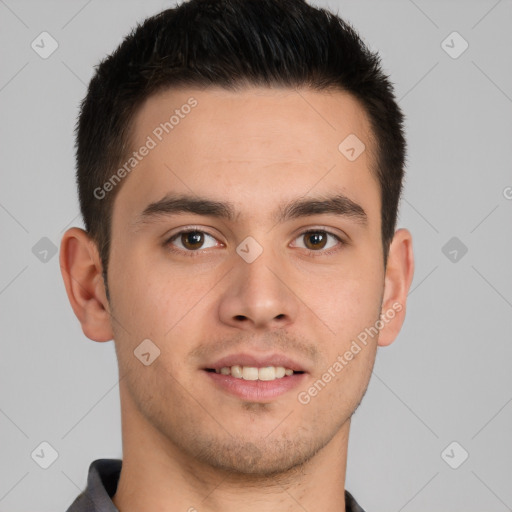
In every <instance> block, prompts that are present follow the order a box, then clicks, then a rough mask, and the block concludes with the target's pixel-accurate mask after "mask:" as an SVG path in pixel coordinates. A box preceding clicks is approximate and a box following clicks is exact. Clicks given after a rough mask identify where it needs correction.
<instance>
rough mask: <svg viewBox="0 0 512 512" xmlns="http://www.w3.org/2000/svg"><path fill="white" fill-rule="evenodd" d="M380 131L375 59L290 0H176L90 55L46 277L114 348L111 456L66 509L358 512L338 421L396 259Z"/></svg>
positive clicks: (348, 34) (404, 238) (389, 127)
mask: <svg viewBox="0 0 512 512" xmlns="http://www.w3.org/2000/svg"><path fill="white" fill-rule="evenodd" d="M402 122H403V117H402V113H401V112H400V109H399V107H398V106H397V104H396V102H395V99H394V95H393V90H392V86H391V84H390V83H389V81H388V79H387V77H386V76H385V75H384V74H383V72H382V71H381V69H380V64H379V58H378V57H377V55H375V54H373V53H371V52H370V51H369V50H368V49H367V48H366V47H365V46H364V44H363V43H362V41H361V40H360V38H359V37H358V35H357V34H356V33H355V32H354V31H353V29H351V28H350V26H348V25H347V24H346V23H345V22H343V21H342V20H340V19H339V18H337V17H336V16H334V15H332V14H330V13H328V12H327V11H325V10H321V9H316V8H313V7H311V6H309V5H308V4H306V3H305V2H303V1H301V0H190V1H189V2H186V3H183V4H181V5H180V6H178V7H176V8H174V9H169V10H166V11H164V12H162V13H160V14H158V15H156V16H154V17H152V18H149V19H148V20H146V21H145V22H144V23H143V24H142V25H139V26H138V27H137V28H136V30H134V31H133V32H132V33H131V34H130V35H129V36H128V37H127V38H126V39H125V40H124V41H123V43H122V44H121V46H120V47H119V48H118V49H117V50H116V51H115V52H114V53H113V54H112V55H111V56H109V57H108V58H107V59H105V60H104V61H103V62H102V63H101V65H100V66H99V68H98V69H97V72H96V74H95V76H94V78H93V79H92V80H91V83H90V85H89V90H88V93H87V96H86V98H85V100H84V102H83V104H82V108H81V112H80V117H79V121H78V126H77V178H78V188H79V197H80V205H81V210H82V214H83V217H84V221H85V227H86V230H85V231H84V230H81V229H79V228H71V229H69V230H68V231H67V232H66V233H65V235H64V237H63V239H62V245H61V253H60V264H61V268H62V275H63V278H64V281H65V285H66V291H67V294H68V297H69V300H70V302H71V305H72V307H73V310H74V312H75V314H76V316H77V317H78V319H79V321H80V323H81V325H82V329H83V332H84V334H85V335H86V336H87V337H88V338H90V339H92V340H94V341H98V342H103V341H108V340H111V339H113V340H114V342H115V348H116V354H117V358H118V363H119V377H120V380H119V388H120V399H121V410H122V438H123V460H122V465H121V461H120V460H107V459H99V460H96V461H94V462H92V464H91V465H90V469H89V478H88V486H87V489H86V490H85V491H84V492H83V493H82V494H81V495H80V496H79V497H78V498H77V499H76V500H75V502H74V503H73V504H72V505H71V506H70V508H69V509H68V511H69V512H79V511H85V510H96V511H102V512H104V511H115V510H120V511H121V512H135V511H141V510H148V511H149V510H152V511H156V510H162V511H163V510H165V511H169V512H174V511H189V512H193V511H199V512H203V511H204V512H207V511H219V510H222V511H223V512H230V511H235V510H236V511H248V512H249V511H259V512H262V511H264V512H267V511H277V510H279V511H292V510H294V511H295V510H307V511H311V512H313V511H318V510H322V511H324V512H334V511H337V512H339V511H344V510H346V511H352V512H353V511H361V510H363V509H362V508H361V507H360V506H359V505H358V504H357V502H356V500H355V499H354V498H353V497H352V496H351V495H350V493H349V492H348V491H346V490H345V470H346V462H347V447H348V438H349V428H350V418H351V416H352V414H353V413H354V412H355V410H356V409H357V407H358V405H359V403H360V402H361V400H362V398H363V396H364V394H365V391H366V389H367V386H368V382H369V379H370V376H371V373H372V368H373V364H374V361H375V356H376V351H377V347H378V346H386V345H389V344H390V343H392V341H393V340H394V339H395V338H396V336H397V335H398V333H399V331H400V328H401V326H402V324H403V321H404V318H405V306H406V304H405V303H406V296H407V292H408V289H409V287H410V284H411V281H412V276H413V267H414V265H413V253H412V239H411V235H410V233H409V232H408V231H407V230H405V229H399V230H396V231H395V224H396V217H397V208H398V203H399V198H400V194H401V188H402V178H403V172H404V169H403V168H404V160H405V140H404V137H403V133H402Z"/></svg>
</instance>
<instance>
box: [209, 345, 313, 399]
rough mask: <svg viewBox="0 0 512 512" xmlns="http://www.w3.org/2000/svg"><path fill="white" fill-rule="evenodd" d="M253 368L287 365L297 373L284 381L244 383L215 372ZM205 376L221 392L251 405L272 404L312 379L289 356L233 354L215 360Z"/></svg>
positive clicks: (283, 378)
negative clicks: (233, 368) (236, 367)
mask: <svg viewBox="0 0 512 512" xmlns="http://www.w3.org/2000/svg"><path fill="white" fill-rule="evenodd" d="M234 365H240V366H252V367H256V368H263V367H265V366H283V367H284V368H288V369H290V370H293V371H295V372H303V373H294V374H293V375H287V376H285V377H282V378H281V379H275V380H268V381H262V380H244V379H238V378H236V377H233V376H231V375H222V374H221V373H215V372H214V371H207V370H220V369H221V368H224V367H226V366H234ZM202 373H203V374H204V375H205V376H206V378H208V379H209V381H210V382H211V383H212V384H213V385H214V386H215V387H216V388H217V389H219V390H221V391H223V392H226V393H228V394H230V395H232V396H235V397H237V398H240V399H242V400H245V401H250V402H270V401H272V400H273V399H276V398H278V397H280V396H281V395H284V394H285V393H287V392H289V391H291V390H293V389H294V388H296V387H298V386H299V385H300V384H301V383H302V382H303V381H304V379H306V378H307V376H308V371H307V369H306V367H305V366H304V365H302V364H300V363H298V362H297V361H294V360H293V359H291V358H289V357H287V356H285V355H284V354H278V353H273V354H267V355H255V354H247V353H245V354H244V353H240V354H231V355H229V356H226V357H222V358H221V359H219V360H217V361H215V362H214V363H212V364H208V365H206V366H205V367H204V368H202Z"/></svg>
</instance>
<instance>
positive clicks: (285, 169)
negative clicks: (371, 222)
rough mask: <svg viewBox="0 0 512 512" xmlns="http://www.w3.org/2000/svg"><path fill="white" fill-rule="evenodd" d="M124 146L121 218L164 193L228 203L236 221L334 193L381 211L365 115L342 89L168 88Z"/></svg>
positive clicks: (147, 106) (149, 104)
mask: <svg viewBox="0 0 512 512" xmlns="http://www.w3.org/2000/svg"><path fill="white" fill-rule="evenodd" d="M347 141H348V142H347ZM130 142H131V145H130V147H131V149H133V150H134V151H135V152H137V153H138V155H137V162H136V165H135V166H134V167H133V170H131V171H130V173H129V176H128V177H127V178H126V182H125V183H123V187H122V189H121V190H120V192H119V196H118V198H117V199H116V203H117V202H119V203H121V206H120V207H121V208H123V214H124V215H125V216H126V215H132V214H133V215H136V214H137V213H140V212H141V211H142V210H143V209H144V207H145V206H146V205H147V204H149V203H151V202H154V201H157V200H159V199H161V198H162V197H163V196H165V194H166V193H168V192H181V193H187V194H191V195H194V194H196V195H200V196H201V197H206V196H207V197H209V198H211V199H214V200H223V199H226V196H229V197H230V199H231V202H232V203H234V204H235V205H238V206H239V208H238V211H239V216H240V215H241V216H242V217H243V216H245V215H247V216H250V215H255V214H256V213H258V215H260V216H262V215H263V214H264V212H265V210H266V209H267V207H268V209H269V214H270V213H271V212H270V205H276V203H281V202H282V201H281V200H280V199H285V200H287V199H288V200H292V199H295V198H296V197H299V196H305V195H307V194H309V193H311V194H313V193H319V194H325V193H326V192H329V191H332V190H333V189H336V191H337V192H341V193H345V194H346V195H348V196H349V197H351V199H353V200H354V201H357V202H359V203H366V205H367V208H365V209H366V210H367V211H368V210H369V211H370V214H372V213H371V211H372V210H374V212H375V213H377V212H378V211H379V197H380V196H379V185H378V183H377V182H376V180H375V178H374V176H373V173H371V172H370V166H371V165H372V162H373V156H372V142H371V130H370V124H369V121H368V117H367V115H366V113H365V111H364V110H363V108H362V107H361V106H360V104H359V103H358V102H357V100H355V99H354V98H353V97H352V96H351V95H349V94H347V93H344V92H341V91H321V92H317V91H312V90H309V89H302V90H294V89H269V88H257V87H254V88H247V89H244V90H242V91H237V92H233V91H227V90H225V89H221V88H208V89H205V90H199V89H170V90H166V91H164V92H161V93H159V94H157V95H154V96H151V97H150V98H149V99H148V100H146V101H145V103H144V104H143V105H142V106H141V108H140V109H139V110H138V112H137V114H136V116H135V117H134V119H133V125H132V137H131V141H130ZM144 147H146V148H150V149H148V150H144ZM361 148H365V149H364V150H363V151H362V152H361V154H360V155H359V156H357V154H356V156H357V158H355V159H354V158H353V156H354V151H357V153H359V151H361ZM347 149H348V150H349V153H346V151H347ZM352 149H354V151H352ZM141 153H144V154H145V155H144V156H142V157H141V156H140V154H141ZM349 157H350V158H349ZM123 204H124V206H123ZM115 209H116V206H115V208H114V210H115Z"/></svg>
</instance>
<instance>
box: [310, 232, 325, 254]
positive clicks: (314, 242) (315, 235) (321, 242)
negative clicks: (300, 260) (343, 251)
mask: <svg viewBox="0 0 512 512" xmlns="http://www.w3.org/2000/svg"><path fill="white" fill-rule="evenodd" d="M304 240H305V246H306V247H307V248H308V249H311V250H315V249H323V248H324V247H325V245H326V244H327V233H323V232H322V231H315V232H312V233H306V234H305V235H304Z"/></svg>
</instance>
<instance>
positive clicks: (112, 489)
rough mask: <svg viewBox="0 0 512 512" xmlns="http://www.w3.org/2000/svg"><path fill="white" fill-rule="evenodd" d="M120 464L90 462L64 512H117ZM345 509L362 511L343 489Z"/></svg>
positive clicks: (117, 462)
mask: <svg viewBox="0 0 512 512" xmlns="http://www.w3.org/2000/svg"><path fill="white" fill-rule="evenodd" d="M121 465H122V460H120V459H97V460H95V461H93V462H91V465H90V466H89V475H88V477H87V487H86V489H85V490H84V491H83V492H82V493H81V494H80V495H79V496H78V497H77V498H76V499H75V501H73V503H72V504H71V506H70V507H69V508H68V509H67V511H66V512H119V510H118V509H117V507H116V506H115V505H114V503H112V500H111V498H112V496H114V494H115V493H116V490H117V483H118V482H119V476H120V474H121ZM345 511H346V512H364V510H363V509H362V508H361V507H360V506H359V505H358V504H357V502H356V500H355V499H354V498H353V497H352V495H351V494H350V493H349V492H348V491H345Z"/></svg>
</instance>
